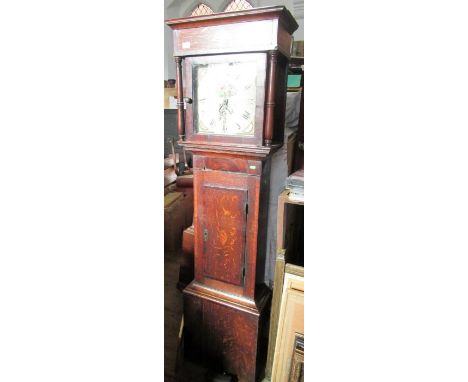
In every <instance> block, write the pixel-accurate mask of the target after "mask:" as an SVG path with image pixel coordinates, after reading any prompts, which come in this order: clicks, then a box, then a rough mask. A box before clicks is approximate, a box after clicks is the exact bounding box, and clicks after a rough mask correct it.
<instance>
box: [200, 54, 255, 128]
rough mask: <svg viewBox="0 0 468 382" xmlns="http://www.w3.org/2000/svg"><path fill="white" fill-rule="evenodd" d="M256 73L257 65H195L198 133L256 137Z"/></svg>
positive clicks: (236, 63) (245, 63)
mask: <svg viewBox="0 0 468 382" xmlns="http://www.w3.org/2000/svg"><path fill="white" fill-rule="evenodd" d="M256 73H257V67H256V63H255V62H218V63H209V64H196V65H194V67H193V80H194V81H193V87H194V99H193V102H194V110H193V111H194V114H193V115H194V119H193V122H194V131H195V132H196V133H198V134H213V135H232V136H244V137H252V136H254V133H255V109H256V104H257V102H256V101H257V100H256V95H257V87H256Z"/></svg>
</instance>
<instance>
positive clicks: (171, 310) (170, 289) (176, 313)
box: [164, 251, 182, 382]
mask: <svg viewBox="0 0 468 382" xmlns="http://www.w3.org/2000/svg"><path fill="white" fill-rule="evenodd" d="M180 259H181V251H177V252H165V253H164V381H165V382H175V381H176V366H177V354H178V345H179V329H180V323H181V319H182V292H180V291H179V290H178V289H177V288H176V285H177V281H178V280H179V263H180Z"/></svg>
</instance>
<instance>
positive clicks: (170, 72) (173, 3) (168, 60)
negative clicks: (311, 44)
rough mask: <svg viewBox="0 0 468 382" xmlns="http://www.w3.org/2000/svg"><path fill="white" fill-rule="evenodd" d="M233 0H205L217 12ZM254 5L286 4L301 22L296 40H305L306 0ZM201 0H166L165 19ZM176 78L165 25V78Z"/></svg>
mask: <svg viewBox="0 0 468 382" xmlns="http://www.w3.org/2000/svg"><path fill="white" fill-rule="evenodd" d="M230 1H231V0H223V1H219V0H218V1H216V0H203V2H204V3H205V4H207V5H208V6H210V7H211V9H213V10H214V11H215V12H221V11H222V10H223V9H224V8H225V7H226V5H227V4H228V3H229V2H230ZM249 1H250V3H251V4H252V5H253V6H254V7H266V6H270V5H284V6H286V8H288V9H289V11H290V12H291V13H292V15H293V16H294V17H295V18H296V21H297V23H298V24H299V28H298V30H297V31H296V32H295V33H294V38H295V39H296V40H304V0H276V1H275V0H249ZM198 3H200V0H181V1H180V0H164V19H169V18H175V17H184V16H187V15H188V14H189V13H190V11H191V10H192V9H193V8H194V7H195V6H196V5H197V4H198ZM171 78H175V64H174V59H173V54H172V33H171V29H170V28H169V27H168V26H167V25H165V26H164V79H165V80H167V79H171Z"/></svg>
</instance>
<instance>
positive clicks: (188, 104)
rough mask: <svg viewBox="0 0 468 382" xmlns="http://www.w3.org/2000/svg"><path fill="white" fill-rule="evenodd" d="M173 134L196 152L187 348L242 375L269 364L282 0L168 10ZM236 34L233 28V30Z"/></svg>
mask: <svg viewBox="0 0 468 382" xmlns="http://www.w3.org/2000/svg"><path fill="white" fill-rule="evenodd" d="M167 24H168V25H169V26H170V27H171V28H172V29H173V36H174V56H175V57H176V73H177V97H178V103H177V106H178V134H179V137H180V141H179V144H180V145H181V146H184V147H185V149H186V150H188V151H191V152H192V154H193V184H194V260H195V261H194V263H195V264H194V265H195V266H194V268H195V269H194V280H193V281H192V282H191V283H190V284H189V285H188V286H187V287H186V288H185V289H184V291H183V293H184V322H185V327H184V348H185V354H186V356H187V357H189V358H191V359H198V360H200V361H203V362H206V363H208V364H209V366H218V367H219V368H221V371H226V372H228V373H231V374H234V375H237V377H238V380H239V381H241V382H242V381H246V382H247V381H248V382H252V381H257V380H259V379H260V378H261V377H262V375H263V373H264V369H265V361H266V346H267V342H266V341H267V339H266V334H267V330H266V329H267V328H266V327H265V326H266V325H267V320H268V317H269V302H270V297H271V291H270V289H269V288H268V287H266V286H265V285H264V271H265V256H266V244H267V243H266V233H267V221H268V200H269V198H268V194H269V179H270V157H271V155H272V153H273V152H274V151H275V150H277V149H278V148H279V147H281V145H282V142H283V134H284V119H285V115H284V114H285V105H286V91H287V86H286V85H287V66H288V60H289V53H290V48H291V43H292V37H291V34H292V33H293V32H294V30H296V29H297V27H298V25H297V23H296V22H295V20H294V19H293V18H292V16H291V14H290V13H289V12H288V11H287V10H286V8H285V7H264V8H256V9H252V10H249V11H241V12H227V13H222V14H212V15H208V16H199V17H187V18H182V19H173V20H168V21H167ZM234 36H235V37H234Z"/></svg>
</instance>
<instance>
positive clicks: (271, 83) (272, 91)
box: [263, 50, 278, 146]
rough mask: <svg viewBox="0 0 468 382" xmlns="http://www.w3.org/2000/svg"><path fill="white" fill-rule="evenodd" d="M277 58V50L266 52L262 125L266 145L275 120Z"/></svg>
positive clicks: (271, 136)
mask: <svg viewBox="0 0 468 382" xmlns="http://www.w3.org/2000/svg"><path fill="white" fill-rule="evenodd" d="M277 60H278V52H277V51H276V50H272V51H270V52H268V68H269V70H268V87H267V93H266V101H265V125H264V135H263V136H264V140H265V145H266V146H271V142H272V139H273V127H274V120H275V95H276V86H275V84H276V81H275V79H276V62H277Z"/></svg>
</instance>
